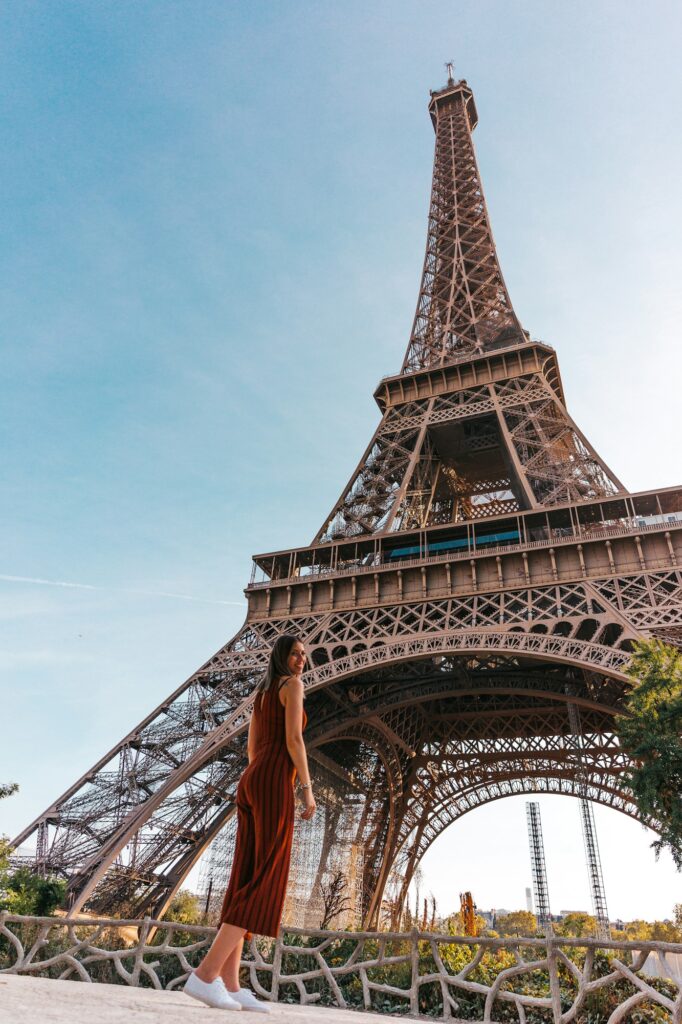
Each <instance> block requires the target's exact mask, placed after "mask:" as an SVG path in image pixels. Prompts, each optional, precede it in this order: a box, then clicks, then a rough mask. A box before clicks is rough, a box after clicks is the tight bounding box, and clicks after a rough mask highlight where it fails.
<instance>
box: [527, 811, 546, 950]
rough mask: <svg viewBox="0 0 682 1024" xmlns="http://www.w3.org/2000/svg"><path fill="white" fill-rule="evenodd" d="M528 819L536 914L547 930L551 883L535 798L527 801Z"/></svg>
mask: <svg viewBox="0 0 682 1024" xmlns="http://www.w3.org/2000/svg"><path fill="white" fill-rule="evenodd" d="M526 819H527V822H528V845H529V846H530V870H531V874H532V876H533V896H534V898H535V916H536V918H537V922H538V927H539V928H540V929H542V930H543V931H546V930H547V929H548V928H549V929H551V927H552V912H551V910H550V909H549V885H548V884H547V866H546V864H545V844H544V842H543V839H542V820H541V818H540V804H539V803H537V802H536V801H534V800H533V801H529V802H527V803H526Z"/></svg>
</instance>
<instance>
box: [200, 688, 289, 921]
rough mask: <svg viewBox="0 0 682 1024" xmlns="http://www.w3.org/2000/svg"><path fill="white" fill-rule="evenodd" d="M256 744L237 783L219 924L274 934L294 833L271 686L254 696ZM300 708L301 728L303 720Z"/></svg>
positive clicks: (280, 724) (280, 714) (279, 708)
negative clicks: (234, 824)
mask: <svg viewBox="0 0 682 1024" xmlns="http://www.w3.org/2000/svg"><path fill="white" fill-rule="evenodd" d="M253 715H254V718H255V719H256V724H257V727H258V728H257V736H258V748H257V750H256V752H255V756H254V758H253V760H252V761H251V763H250V764H249V766H248V768H246V770H245V771H244V774H243V775H242V777H241V779H240V780H239V785H238V786H237V838H236V843H235V848H234V861H233V863H232V873H231V875H230V881H229V884H228V886H227V891H226V893H225V897H224V899H223V906H222V910H221V912H220V923H221V924H232V925H236V926H237V927H239V928H245V929H246V931H247V938H248V937H249V936H250V933H252V932H253V933H255V934H256V935H270V936H272V937H273V938H276V937H277V932H278V930H279V926H280V923H281V920H282V908H283V906H284V897H285V895H286V888H287V880H288V877H289V862H290V860H291V843H292V839H293V834H294V779H295V778H296V769H295V768H294V763H293V761H292V760H291V757H290V756H289V751H288V750H287V745H286V731H285V717H284V716H285V712H284V707H283V705H282V702H281V701H280V699H279V693H278V691H277V689H276V688H275V686H271V687H270V689H269V690H267V691H266V692H265V693H264V694H262V695H261V696H258V697H256V703H255V706H254V709H253ZM307 720H308V719H307V715H306V713H305V711H304V712H303V728H304V729H305V726H306V723H307Z"/></svg>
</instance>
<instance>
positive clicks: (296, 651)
mask: <svg viewBox="0 0 682 1024" xmlns="http://www.w3.org/2000/svg"><path fill="white" fill-rule="evenodd" d="M305 662H306V653H305V647H304V646H303V644H302V643H301V641H300V640H296V641H294V645H293V647H292V648H291V650H290V651H289V657H288V658H287V668H288V669H289V671H290V672H291V674H292V676H300V675H301V673H302V672H303V669H304V668H305Z"/></svg>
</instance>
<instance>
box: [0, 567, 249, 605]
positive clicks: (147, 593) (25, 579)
mask: <svg viewBox="0 0 682 1024" xmlns="http://www.w3.org/2000/svg"><path fill="white" fill-rule="evenodd" d="M0 580H2V581H4V582H5V583H33V584H36V585H39V586H43V587H68V588H72V589H74V590H106V591H116V592H117V593H119V594H139V595H141V596H144V597H170V598H175V599H176V600H178V601H200V602H201V603H202V604H220V605H230V606H232V607H236V608H242V607H244V606H245V604H246V601H220V600H217V599H215V598H211V597H195V596H194V595H193V594H174V593H171V592H169V591H166V590H136V589H134V588H133V587H98V586H96V585H95V584H93V583H72V582H70V581H68V580H44V579H42V578H41V577H39V576H10V575H9V574H8V573H0Z"/></svg>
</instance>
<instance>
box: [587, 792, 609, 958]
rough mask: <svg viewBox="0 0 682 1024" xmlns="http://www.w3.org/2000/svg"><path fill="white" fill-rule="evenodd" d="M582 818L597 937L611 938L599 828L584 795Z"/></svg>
mask: <svg viewBox="0 0 682 1024" xmlns="http://www.w3.org/2000/svg"><path fill="white" fill-rule="evenodd" d="M580 820H581V821H582V826H583V840H584V843H585V859H586V861H587V873H588V875H589V879H590V895H591V897H592V913H593V914H594V916H595V918H596V919H597V938H598V939H610V938H611V926H610V924H609V911H608V908H607V906H606V893H605V892H604V876H603V874H602V869H601V859H600V857H599V844H598V842H597V829H596V826H595V823H594V812H593V811H592V804H591V803H590V801H589V800H586V799H585V798H584V797H582V798H581V800H580Z"/></svg>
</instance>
